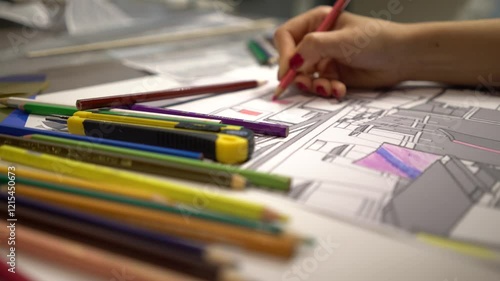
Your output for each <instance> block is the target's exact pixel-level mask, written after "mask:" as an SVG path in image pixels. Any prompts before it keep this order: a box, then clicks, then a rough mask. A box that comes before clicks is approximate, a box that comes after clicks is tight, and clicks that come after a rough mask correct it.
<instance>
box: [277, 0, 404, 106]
mask: <svg viewBox="0 0 500 281" xmlns="http://www.w3.org/2000/svg"><path fill="white" fill-rule="evenodd" d="M331 9H332V8H331V7H328V6H322V7H317V8H315V9H313V10H310V11H308V12H306V13H304V14H302V15H299V16H297V17H295V18H293V19H291V20H289V21H288V22H286V23H285V24H283V25H282V26H281V27H280V28H278V30H277V31H276V33H275V37H274V41H275V44H276V46H277V48H278V51H279V54H280V65H279V73H278V79H280V80H281V78H282V77H283V76H284V75H285V73H286V72H287V71H288V69H289V68H290V67H292V68H295V69H296V70H297V73H298V74H297V77H296V79H295V83H296V85H297V87H298V88H299V89H301V90H304V91H307V92H311V93H316V94H318V95H321V96H324V97H332V96H333V97H336V98H337V99H342V98H343V97H344V96H345V94H346V87H360V88H374V87H382V86H391V85H394V84H396V83H398V82H400V81H402V80H404V79H405V73H404V71H403V67H401V64H403V63H404V57H405V55H404V54H403V53H404V51H405V49H404V47H403V46H404V44H401V41H402V40H404V32H403V31H404V30H403V25H401V24H397V23H393V22H389V21H384V20H379V19H373V18H368V17H362V16H357V15H354V14H351V13H348V12H343V13H342V14H341V15H340V16H339V18H338V20H337V22H336V24H335V27H334V29H333V30H331V31H327V32H315V30H316V28H317V27H318V26H319V25H320V24H321V22H322V21H323V19H324V18H325V17H326V16H327V15H328V13H329V12H330V10H331Z"/></svg>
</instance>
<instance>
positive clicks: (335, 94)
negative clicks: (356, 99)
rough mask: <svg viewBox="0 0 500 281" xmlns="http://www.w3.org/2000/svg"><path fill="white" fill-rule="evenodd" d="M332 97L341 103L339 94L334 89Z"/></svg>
mask: <svg viewBox="0 0 500 281" xmlns="http://www.w3.org/2000/svg"><path fill="white" fill-rule="evenodd" d="M332 96H333V97H334V98H336V99H337V100H339V101H340V97H339V92H338V91H337V90H336V89H332Z"/></svg>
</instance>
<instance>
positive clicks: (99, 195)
mask: <svg viewBox="0 0 500 281" xmlns="http://www.w3.org/2000/svg"><path fill="white" fill-rule="evenodd" d="M8 181H9V178H8V177H7V175H0V182H1V183H7V182H8ZM16 182H17V183H20V184H26V185H29V186H36V187H39V188H43V189H48V190H53V191H58V192H64V193H70V194H73V195H78V196H85V197H91V198H95V199H101V200H107V201H112V202H118V203H122V204H128V205H133V206H137V207H142V208H147V209H154V210H159V211H164V212H169V213H173V214H178V215H182V216H185V217H186V218H189V217H196V218H200V219H205V220H210V221H216V222H220V223H225V224H231V225H236V226H240V227H245V228H250V229H254V230H260V231H265V232H269V233H273V234H279V233H281V232H282V229H281V227H280V226H279V225H277V224H273V223H265V222H261V221H254V220H247V219H242V218H236V217H232V216H229V215H223V214H219V213H213V212H209V211H206V210H204V211H198V210H196V209H194V208H190V207H188V206H185V207H179V206H175V207H174V206H169V205H166V204H161V203H157V202H153V201H145V200H140V199H135V198H132V197H127V196H122V195H115V194H111V193H106V192H100V191H95V190H90V189H83V188H78V187H70V186H64V185H59V184H54V183H48V182H43V181H39V180H34V179H29V178H24V177H20V176H17V177H16Z"/></svg>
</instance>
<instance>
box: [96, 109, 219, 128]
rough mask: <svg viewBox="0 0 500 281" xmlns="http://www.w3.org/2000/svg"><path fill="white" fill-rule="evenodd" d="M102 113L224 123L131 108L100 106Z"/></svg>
mask: <svg viewBox="0 0 500 281" xmlns="http://www.w3.org/2000/svg"><path fill="white" fill-rule="evenodd" d="M97 112H98V113H102V114H116V115H122V116H133V117H141V118H151V119H159V120H168V121H179V122H181V121H191V122H193V121H195V122H202V123H208V124H220V123H222V122H221V121H220V120H217V119H208V118H199V117H188V116H179V115H172V114H161V113H153V112H144V111H143V112H138V111H136V110H129V109H123V108H104V109H102V108H100V109H98V111H97Z"/></svg>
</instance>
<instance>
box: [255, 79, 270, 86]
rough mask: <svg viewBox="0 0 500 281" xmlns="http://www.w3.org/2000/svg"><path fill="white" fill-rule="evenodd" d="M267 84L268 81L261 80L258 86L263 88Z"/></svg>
mask: <svg viewBox="0 0 500 281" xmlns="http://www.w3.org/2000/svg"><path fill="white" fill-rule="evenodd" d="M267 82H268V81H267V80H259V81H257V85H258V86H263V85H266V84H267Z"/></svg>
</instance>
